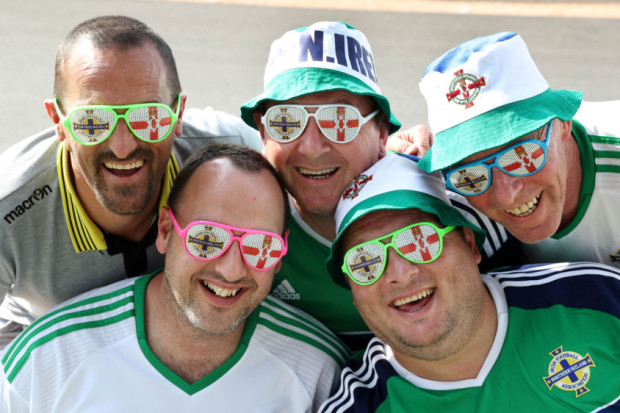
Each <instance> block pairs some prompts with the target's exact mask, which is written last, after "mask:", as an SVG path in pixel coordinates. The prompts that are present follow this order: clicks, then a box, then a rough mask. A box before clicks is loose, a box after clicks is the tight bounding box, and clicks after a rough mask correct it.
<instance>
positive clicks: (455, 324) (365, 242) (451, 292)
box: [319, 154, 620, 413]
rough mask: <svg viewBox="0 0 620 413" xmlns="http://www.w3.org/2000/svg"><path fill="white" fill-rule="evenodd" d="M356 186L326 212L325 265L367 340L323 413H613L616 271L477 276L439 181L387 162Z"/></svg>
mask: <svg viewBox="0 0 620 413" xmlns="http://www.w3.org/2000/svg"><path fill="white" fill-rule="evenodd" d="M363 176H364V177H366V178H365V179H366V180H367V184H366V185H365V186H364V187H363V188H361V190H360V191H359V192H358V196H357V197H355V198H343V199H341V201H340V202H339V204H338V208H337V209H336V223H337V231H338V233H337V236H336V239H335V240H334V242H333V244H332V249H331V255H330V257H329V259H328V261H327V267H328V270H329V272H330V274H331V275H332V278H333V280H334V281H335V283H336V284H338V285H340V286H342V287H344V288H350V289H351V292H352V295H353V301H354V303H355V306H356V307H357V309H358V310H359V311H360V314H361V315H362V318H363V319H364V321H365V322H366V323H367V324H368V326H369V327H370V329H371V330H372V331H373V332H374V333H375V334H376V338H374V339H373V340H371V342H370V343H369V344H368V346H367V348H366V352H365V353H364V354H360V355H359V356H357V358H356V359H354V360H352V361H351V363H350V364H349V365H348V366H347V367H345V369H344V370H343V372H342V375H341V381H340V386H339V388H338V389H337V390H336V391H335V392H334V394H333V395H332V397H330V399H329V400H327V401H326V402H325V403H324V404H323V406H322V407H321V409H320V410H319V411H320V412H322V413H335V412H410V411H419V412H438V411H440V412H464V411H465V412H473V411H476V412H487V411H488V412H495V411H498V409H499V410H501V411H502V412H511V413H512V412H515V413H516V412H519V413H520V412H524V411H531V412H542V411H550V412H556V411H580V412H593V411H597V412H606V411H614V410H616V409H618V407H620V388H619V387H618V383H619V382H618V375H617V372H618V369H619V368H620V359H619V358H618V356H617V348H618V339H619V335H618V332H619V331H620V308H619V306H618V296H619V294H620V271H618V270H617V269H615V268H613V267H610V266H605V265H602V264H598V263H588V262H582V263H559V264H546V265H538V266H529V267H515V268H511V269H507V270H504V271H498V272H491V273H488V274H483V275H482V276H481V274H480V272H479V270H478V262H479V261H480V253H479V251H478V247H479V246H480V245H481V241H482V240H483V239H484V234H483V233H482V231H481V230H480V229H479V228H476V227H475V226H474V225H473V224H471V223H470V222H469V221H467V220H466V219H465V218H463V216H462V215H460V213H459V212H458V211H457V210H456V209H455V208H453V207H452V206H451V205H450V203H449V200H448V197H447V196H446V193H445V187H444V184H443V179H442V176H441V174H439V173H434V174H428V173H426V172H424V171H423V170H421V169H419V168H418V167H417V163H416V162H413V161H412V160H411V159H408V158H406V157H404V156H401V155H396V154H389V155H387V156H386V157H385V158H383V159H382V160H380V161H379V162H377V163H376V164H375V165H374V166H373V167H371V168H370V169H368V170H366V171H364V173H363ZM584 337H592V338H593V339H592V340H587V339H584ZM594 337H595V339H594Z"/></svg>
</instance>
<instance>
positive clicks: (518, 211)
mask: <svg viewBox="0 0 620 413" xmlns="http://www.w3.org/2000/svg"><path fill="white" fill-rule="evenodd" d="M539 199H540V194H538V195H536V197H534V198H533V199H531V200H529V201H527V202H526V203H525V204H523V205H521V206H519V207H516V208H514V209H507V210H506V212H508V213H509V214H512V215H516V216H518V217H525V216H528V215H529V214H531V213H532V212H534V210H535V209H536V204H538V200H539Z"/></svg>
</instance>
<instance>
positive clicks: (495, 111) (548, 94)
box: [419, 32, 581, 172]
mask: <svg viewBox="0 0 620 413" xmlns="http://www.w3.org/2000/svg"><path fill="white" fill-rule="evenodd" d="M419 86H420V91H421V92H422V94H423V95H424V98H425V99H426V103H427V108H428V120H429V125H430V127H431V129H432V131H433V133H434V134H435V140H434V142H433V145H432V146H431V149H430V151H429V152H427V154H426V155H425V156H424V158H423V159H422V160H421V161H420V167H421V168H423V169H424V170H427V171H431V172H432V171H438V170H440V169H445V168H447V167H449V166H451V165H454V164H456V163H458V162H460V161H461V160H463V159H465V158H467V157H469V156H471V155H473V154H475V153H478V152H482V151H485V150H487V149H492V148H496V147H498V146H501V145H505V144H507V143H509V142H511V141H513V140H515V139H517V138H519V137H521V136H523V135H526V134H528V133H530V132H533V131H535V130H537V129H540V128H542V127H543V126H544V125H545V124H547V123H548V122H549V121H550V120H552V119H554V118H559V119H561V120H563V121H568V120H570V119H572V117H573V116H574V115H575V113H576V112H577V109H578V108H579V106H580V105H581V92H575V91H570V90H551V89H550V88H549V84H548V83H547V81H546V80H545V78H544V77H543V76H542V74H541V73H540V72H539V70H538V68H537V67H536V64H535V63H534V61H533V60H532V58H531V56H530V54H529V52H528V50H527V47H526V45H525V42H524V41H523V39H522V38H521V36H519V35H518V34H516V33H511V32H503V33H497V34H493V35H490V36H486V37H480V38H477V39H473V40H470V41H468V42H466V43H463V44H461V45H459V46H457V47H455V48H454V49H452V50H450V51H448V52H446V53H444V54H443V55H442V56H440V57H439V58H437V59H436V60H435V61H434V62H432V63H431V64H430V65H429V66H428V67H427V68H426V71H425V73H424V76H423V77H422V80H421V82H420V84H419Z"/></svg>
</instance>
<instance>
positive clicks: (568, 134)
mask: <svg viewBox="0 0 620 413" xmlns="http://www.w3.org/2000/svg"><path fill="white" fill-rule="evenodd" d="M557 123H558V124H557V127H558V128H560V130H561V131H562V132H561V133H562V135H561V136H562V140H564V141H565V140H567V139H568V138H571V139H572V136H573V135H572V131H573V122H572V121H571V120H568V121H566V122H564V121H561V120H560V119H558V122H557ZM553 127H554V128H555V127H556V125H555V124H554V125H553Z"/></svg>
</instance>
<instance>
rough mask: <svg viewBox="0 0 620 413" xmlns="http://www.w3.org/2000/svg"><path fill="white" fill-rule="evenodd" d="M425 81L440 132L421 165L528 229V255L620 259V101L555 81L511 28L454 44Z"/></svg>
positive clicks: (490, 212)
mask: <svg viewBox="0 0 620 413" xmlns="http://www.w3.org/2000/svg"><path fill="white" fill-rule="evenodd" d="M420 90H421V91H422V93H423V95H424V97H425V99H426V102H427V106H428V113H429V123H430V126H431V129H432V131H433V133H434V142H433V144H432V146H431V148H430V150H429V152H428V153H426V155H425V156H424V157H423V159H422V161H420V166H421V167H422V168H423V169H425V170H427V171H431V172H432V171H438V170H442V171H443V173H444V176H445V178H446V185H447V186H448V188H449V189H451V190H453V191H455V192H458V193H459V194H461V195H462V196H464V197H465V198H466V200H467V202H469V204H471V206H473V207H475V208H476V209H478V210H479V211H481V212H482V213H484V214H486V215H487V216H488V217H490V218H492V219H493V220H495V221H497V222H498V223H500V224H502V225H503V226H504V227H505V228H506V229H507V230H508V231H510V233H512V234H513V235H514V236H515V237H516V238H518V239H519V240H520V241H521V245H522V249H523V251H524V253H525V256H526V261H527V262H548V261H580V260H588V261H596V262H601V263H604V264H611V265H615V266H620V219H619V215H618V213H617V210H616V209H617V208H616V206H617V205H619V204H620V169H619V168H618V164H619V162H620V123H619V122H618V121H617V116H616V115H617V113H618V111H620V101H615V102H598V103H591V102H583V103H582V102H581V92H575V91H570V90H553V89H550V88H549V84H548V83H547V81H546V80H545V79H544V78H543V76H542V74H541V73H540V72H539V71H538V68H537V67H536V65H535V63H534V62H533V61H532V58H531V57H530V55H529V52H528V50H527V47H526V45H525V43H524V41H523V39H522V38H521V37H520V36H519V35H517V34H515V33H511V32H504V33H497V34H494V35H490V36H486V37H481V38H477V39H473V40H470V41H468V42H465V43H463V44H461V45H459V46H457V47H455V48H454V49H452V50H449V51H448V52H446V53H444V54H443V55H441V56H440V57H439V58H437V59H436V60H435V61H434V62H432V63H431V64H430V65H429V66H428V67H427V69H426V71H425V73H424V76H423V78H422V80H421V82H420Z"/></svg>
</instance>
